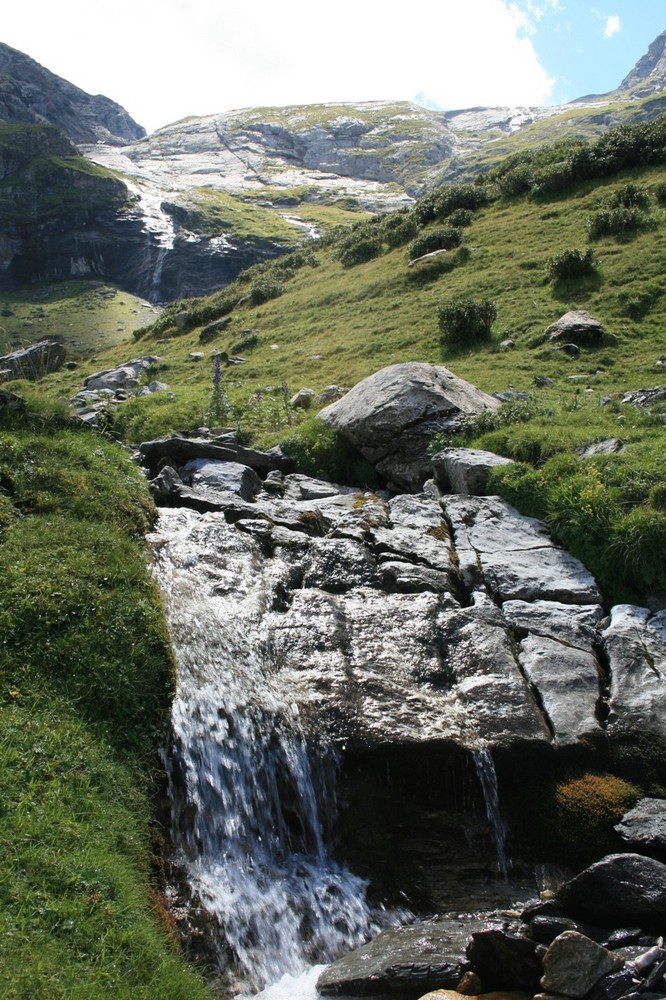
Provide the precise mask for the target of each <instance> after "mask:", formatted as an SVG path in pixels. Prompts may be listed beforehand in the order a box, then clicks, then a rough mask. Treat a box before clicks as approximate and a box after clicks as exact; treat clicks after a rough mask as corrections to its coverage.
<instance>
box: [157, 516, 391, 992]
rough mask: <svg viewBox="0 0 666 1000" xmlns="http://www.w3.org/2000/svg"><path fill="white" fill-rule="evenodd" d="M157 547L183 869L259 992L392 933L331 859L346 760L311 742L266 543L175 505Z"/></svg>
mask: <svg viewBox="0 0 666 1000" xmlns="http://www.w3.org/2000/svg"><path fill="white" fill-rule="evenodd" d="M150 541H151V543H152V548H153V552H154V566H155V575H156V578H157V581H158V583H159V585H160V588H161V590H162V593H163V595H164V600H165V605H166V612H167V619H168V623H169V629H170V633H171V638H172V643H173V647H174V652H175V656H176V661H177V670H178V678H177V691H176V697H175V699H174V704H173V710H172V720H171V724H172V732H171V738H170V742H169V745H168V747H167V751H166V753H165V763H166V766H167V773H168V776H169V784H170V793H171V799H172V838H173V844H174V848H175V850H176V852H177V856H176V864H177V866H178V868H179V869H180V870H181V871H182V872H183V873H184V877H185V880H186V882H187V884H188V886H189V891H190V893H191V896H192V900H193V902H194V904H195V905H196V906H198V907H202V908H203V909H204V910H205V911H206V913H207V915H208V918H209V919H208V920H207V923H208V924H209V925H210V924H211V923H212V924H213V926H214V927H215V928H216V929H217V933H216V938H217V941H216V946H215V948H216V952H217V957H218V962H219V965H220V968H221V969H226V968H228V967H229V966H231V967H232V968H233V969H234V974H235V976H236V986H237V987H238V988H242V989H244V990H254V991H256V990H257V989H260V988H262V987H264V986H266V985H269V984H272V983H275V982H276V981H277V980H279V979H280V978H281V977H282V976H284V975H292V976H296V975H299V974H301V973H303V972H304V971H305V970H306V969H307V967H308V966H309V965H311V964H312V963H314V962H328V961H330V960H332V959H333V958H334V957H336V955H337V954H338V953H339V952H340V951H341V950H342V949H343V948H344V949H351V948H354V947H357V946H359V945H360V944H362V943H363V942H364V941H365V940H366V939H367V937H368V936H369V935H370V934H371V933H372V932H373V931H376V930H377V929H378V928H377V927H376V925H374V924H373V920H372V916H371V911H370V908H369V906H368V903H367V901H366V899H365V883H364V882H363V881H362V880H361V879H359V878H358V877H356V876H354V875H353V874H352V873H350V872H349V871H348V870H346V869H345V868H343V867H342V866H340V865H338V864H336V863H335V862H334V861H333V860H332V859H331V858H330V857H329V854H328V851H327V839H328V838H327V833H328V829H327V827H328V826H329V825H330V822H331V819H332V810H333V808H334V798H335V797H334V781H335V760H334V755H333V753H332V751H331V750H330V749H329V748H327V747H326V746H312V745H308V743H307V742H306V740H305V739H304V737H303V734H302V731H301V727H300V725H299V718H298V713H297V710H296V709H295V708H294V707H293V706H291V705H290V704H288V703H287V702H286V701H285V699H284V698H282V697H281V696H280V692H279V689H278V687H277V681H276V678H275V676H274V674H273V673H272V672H271V670H270V667H269V663H268V660H267V657H266V656H264V655H263V652H262V650H263V649H264V644H263V642H262V634H261V618H262V614H263V612H264V611H265V610H266V601H267V599H268V598H267V589H266V583H265V577H262V574H261V572H260V571H259V567H260V554H259V548H258V543H257V542H256V541H255V539H253V538H252V537H250V536H249V535H247V534H244V533H242V532H240V531H238V530H236V529H235V528H232V527H230V526H229V525H227V524H226V523H225V521H224V519H223V517H221V516H220V515H216V514H206V515H198V514H194V513H193V512H191V511H184V510H182V509H181V510H165V511H162V512H161V513H160V525H159V530H158V531H157V532H156V533H155V534H153V535H152V536H151V538H150ZM264 572H265V570H264Z"/></svg>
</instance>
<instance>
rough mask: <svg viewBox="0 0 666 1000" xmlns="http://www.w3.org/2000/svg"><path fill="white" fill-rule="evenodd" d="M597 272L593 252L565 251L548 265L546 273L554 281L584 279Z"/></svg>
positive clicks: (553, 258) (551, 259) (552, 258)
mask: <svg viewBox="0 0 666 1000" xmlns="http://www.w3.org/2000/svg"><path fill="white" fill-rule="evenodd" d="M595 270H596V263H595V260H594V251H593V250H579V249H574V250H563V251H562V253H559V254H557V255H556V256H555V257H551V258H550V260H549V261H548V263H547V264H546V273H547V274H548V277H549V278H551V279H552V280H554V281H559V280H567V279H568V278H584V277H587V276H588V275H590V274H594V272H595Z"/></svg>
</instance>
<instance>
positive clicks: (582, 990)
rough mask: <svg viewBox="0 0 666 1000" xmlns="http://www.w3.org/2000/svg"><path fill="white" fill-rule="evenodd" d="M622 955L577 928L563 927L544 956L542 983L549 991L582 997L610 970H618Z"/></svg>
mask: <svg viewBox="0 0 666 1000" xmlns="http://www.w3.org/2000/svg"><path fill="white" fill-rule="evenodd" d="M623 964H624V959H622V958H619V957H618V956H617V955H613V954H612V953H611V952H610V951H607V950H606V949H605V948H602V946H601V945H599V944H597V943H596V942H595V941H591V940H590V938H588V937H585V935H584V934H579V933H578V931H564V933H562V934H560V936H559V937H557V938H555V940H554V941H553V943H552V944H551V946H550V947H549V949H548V951H547V952H546V954H545V956H544V960H543V972H544V974H543V978H542V980H541V987H542V989H544V990H547V991H548V992H549V993H563V994H564V995H565V996H569V997H584V996H585V994H586V993H589V991H590V990H591V989H592V988H593V987H594V986H595V985H596V984H597V983H598V982H599V980H600V979H601V978H602V977H603V976H607V975H608V974H609V973H610V972H617V970H618V969H621V968H622V966H623Z"/></svg>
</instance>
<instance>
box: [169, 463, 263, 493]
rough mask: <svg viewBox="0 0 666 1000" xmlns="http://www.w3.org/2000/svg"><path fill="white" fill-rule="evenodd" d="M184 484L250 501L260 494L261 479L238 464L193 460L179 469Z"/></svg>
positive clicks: (248, 468) (252, 470)
mask: <svg viewBox="0 0 666 1000" xmlns="http://www.w3.org/2000/svg"><path fill="white" fill-rule="evenodd" d="M180 476H181V479H182V480H183V482H184V483H186V484H188V485H189V486H192V487H193V488H195V489H196V488H197V487H199V486H204V487H205V488H206V490H210V491H214V492H216V491H221V492H223V493H236V494H237V495H238V496H239V497H242V499H243V500H247V501H252V500H254V498H255V497H256V496H257V494H258V493H259V492H261V486H262V484H261V479H260V478H259V476H258V475H257V473H256V472H255V471H254V469H251V468H250V467H249V466H247V465H241V464H240V463H239V462H222V461H219V460H215V459H206V458H195V459H192V460H191V461H189V462H186V464H185V465H184V466H183V467H182V468H181V470H180Z"/></svg>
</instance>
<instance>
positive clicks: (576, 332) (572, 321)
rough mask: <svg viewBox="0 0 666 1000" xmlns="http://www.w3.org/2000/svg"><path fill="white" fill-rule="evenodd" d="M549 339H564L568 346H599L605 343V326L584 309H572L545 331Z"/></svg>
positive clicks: (545, 335) (545, 336)
mask: <svg viewBox="0 0 666 1000" xmlns="http://www.w3.org/2000/svg"><path fill="white" fill-rule="evenodd" d="M544 338H545V339H546V340H549V341H553V342H554V341H563V342H564V343H565V344H566V345H567V346H568V345H569V344H573V345H574V346H578V347H580V346H583V347H597V346H599V345H600V344H602V343H603V339H604V328H603V326H602V325H601V323H600V322H599V320H598V319H595V318H594V316H591V315H590V313H589V312H586V311H585V310H584V309H572V310H571V311H570V312H567V313H565V314H564V316H560V318H559V319H558V320H556V321H555V323H551V324H550V326H548V327H546V330H545V331H544Z"/></svg>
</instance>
